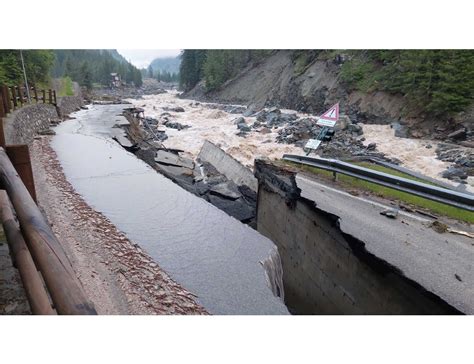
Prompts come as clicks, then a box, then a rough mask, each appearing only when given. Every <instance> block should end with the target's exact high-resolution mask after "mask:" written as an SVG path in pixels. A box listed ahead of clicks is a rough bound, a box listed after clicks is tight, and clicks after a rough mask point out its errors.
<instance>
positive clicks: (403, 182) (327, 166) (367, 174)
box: [283, 154, 474, 211]
mask: <svg viewBox="0 0 474 364" xmlns="http://www.w3.org/2000/svg"><path fill="white" fill-rule="evenodd" d="M283 159H284V160H286V161H290V162H295V163H299V164H304V165H308V166H311V167H315V168H320V169H324V170H326V171H330V172H333V173H340V174H345V175H347V176H351V177H355V178H359V179H362V180H364V181H368V182H372V183H375V184H378V185H381V186H385V187H389V188H393V189H395V190H398V191H402V192H407V193H410V194H412V195H416V196H420V197H423V198H426V199H429V200H432V201H436V202H441V203H443V204H446V205H450V206H454V207H458V208H461V209H464V210H468V211H474V195H471V194H466V193H462V192H458V191H453V190H450V189H447V188H442V187H438V186H433V185H429V184H427V183H422V182H418V181H414V180H411V179H407V178H403V177H397V176H393V175H391V174H387V173H383V172H379V171H375V170H373V169H369V168H364V167H360V166H356V165H354V164H351V163H346V162H342V161H339V160H336V159H325V158H314V157H305V156H299V155H292V154H285V155H283Z"/></svg>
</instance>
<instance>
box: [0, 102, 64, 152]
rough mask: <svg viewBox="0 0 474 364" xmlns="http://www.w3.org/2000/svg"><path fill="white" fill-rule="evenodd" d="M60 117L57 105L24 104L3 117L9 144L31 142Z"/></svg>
mask: <svg viewBox="0 0 474 364" xmlns="http://www.w3.org/2000/svg"><path fill="white" fill-rule="evenodd" d="M54 119H58V113H57V111H56V107H55V106H53V105H49V104H37V105H28V106H24V107H22V108H21V109H18V110H15V111H13V112H12V113H11V114H10V115H9V116H8V117H6V118H4V119H3V125H4V131H5V141H6V142H7V144H29V143H31V142H32V141H33V138H34V136H35V135H37V134H38V132H40V131H44V130H47V129H49V127H50V122H51V120H54Z"/></svg>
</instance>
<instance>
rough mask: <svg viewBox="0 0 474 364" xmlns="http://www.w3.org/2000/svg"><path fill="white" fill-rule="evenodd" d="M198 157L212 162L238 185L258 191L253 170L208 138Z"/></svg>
mask: <svg viewBox="0 0 474 364" xmlns="http://www.w3.org/2000/svg"><path fill="white" fill-rule="evenodd" d="M198 158H199V159H200V160H201V161H205V162H208V163H210V164H212V165H213V166H214V167H215V168H216V169H217V170H218V171H219V172H220V173H222V174H223V175H225V176H226V177H227V178H228V179H230V180H232V181H234V182H235V183H236V184H237V185H239V186H240V185H247V186H249V187H250V188H251V189H252V190H254V191H257V186H258V183H257V179H256V178H255V176H254V175H253V173H252V171H251V170H250V169H248V168H246V167H245V166H244V165H242V164H241V163H240V162H239V161H237V160H236V159H235V158H233V157H232V156H230V155H229V154H227V153H226V152H224V151H223V150H222V149H221V148H219V147H218V146H216V145H215V144H213V143H211V142H209V141H207V140H206V141H205V142H204V144H203V146H202V148H201V151H200V152H199V156H198Z"/></svg>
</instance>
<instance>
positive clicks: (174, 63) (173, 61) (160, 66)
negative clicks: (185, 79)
mask: <svg viewBox="0 0 474 364" xmlns="http://www.w3.org/2000/svg"><path fill="white" fill-rule="evenodd" d="M180 64H181V57H180V56H176V57H166V58H155V59H154V60H153V61H152V62H151V63H150V66H151V68H153V71H154V72H156V71H160V73H163V72H168V73H178V72H179V65H180Z"/></svg>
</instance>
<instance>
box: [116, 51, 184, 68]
mask: <svg viewBox="0 0 474 364" xmlns="http://www.w3.org/2000/svg"><path fill="white" fill-rule="evenodd" d="M117 51H118V52H119V53H120V54H121V55H122V56H124V57H125V58H126V59H127V60H129V61H131V62H132V63H133V64H134V65H135V66H136V67H138V68H146V67H148V65H149V64H150V63H151V61H153V60H154V59H155V58H165V57H174V56H177V55H178V54H179V53H180V52H181V50H180V49H117Z"/></svg>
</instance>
